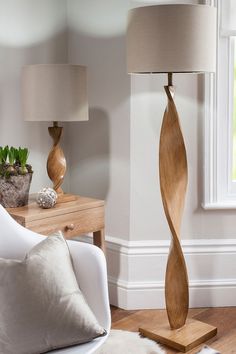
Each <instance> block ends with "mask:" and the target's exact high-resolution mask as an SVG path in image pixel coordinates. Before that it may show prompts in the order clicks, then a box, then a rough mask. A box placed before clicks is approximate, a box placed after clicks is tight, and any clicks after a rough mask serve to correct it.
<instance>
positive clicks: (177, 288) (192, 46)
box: [127, 4, 217, 352]
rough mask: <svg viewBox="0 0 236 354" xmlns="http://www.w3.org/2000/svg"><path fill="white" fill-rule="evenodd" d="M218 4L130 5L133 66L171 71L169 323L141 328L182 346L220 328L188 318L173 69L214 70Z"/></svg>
mask: <svg viewBox="0 0 236 354" xmlns="http://www.w3.org/2000/svg"><path fill="white" fill-rule="evenodd" d="M215 61H216V9H215V8H214V7H211V6H207V5H191V4H189V5H153V6H145V7H138V8H134V9H132V10H130V11H129V18H128V27H127V65H128V72H129V73H135V74H147V73H153V74H158V73H167V74H168V85H167V86H165V92H166V95H167V100H168V101H167V107H166V110H165V113H164V117H163V122H162V127H161V133H160V143H159V175H160V189H161V196H162V202H163V207H164V211H165V215H166V218H167V221H168V224H169V228H170V231H171V236H172V237H171V245H170V251H169V256H168V261H167V268H166V276H165V299H166V310H167V315H168V320H169V325H168V323H165V324H158V323H155V322H154V321H152V320H150V325H149V326H147V328H140V332H141V334H143V335H144V336H147V337H149V338H151V339H154V340H157V341H159V342H161V343H163V344H166V345H169V346H171V347H173V348H175V349H177V350H180V351H183V352H185V351H187V350H190V349H191V348H193V347H195V346H196V345H198V344H200V343H201V342H203V341H205V340H207V339H209V338H210V337H212V336H214V335H215V334H216V332H217V329H216V328H215V327H213V326H210V325H208V324H205V323H203V322H200V321H196V320H193V319H187V314H188V308H189V286H188V275H187V268H186V264H185V260H184V256H183V252H182V248H181V243H180V225H181V218H182V214H183V208H184V200H185V193H186V187H187V158H186V150H185V145H184V139H183V135H182V131H181V127H180V123H179V117H178V113H177V110H176V106H175V103H174V99H173V97H174V87H173V83H172V76H173V73H204V72H214V71H215Z"/></svg>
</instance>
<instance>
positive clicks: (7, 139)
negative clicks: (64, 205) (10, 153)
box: [0, 0, 67, 191]
mask: <svg viewBox="0 0 236 354" xmlns="http://www.w3.org/2000/svg"><path fill="white" fill-rule="evenodd" d="M66 61H67V34H66V3H65V1H64V0H40V1H38V0H20V1H19V0H7V1H6V0H1V1H0V63H1V65H0V145H5V144H8V145H14V146H19V145H21V146H27V147H29V148H30V151H31V153H30V159H29V161H30V162H31V163H32V165H33V169H34V171H35V173H34V177H33V181H32V188H31V191H38V190H39V189H40V188H41V187H44V186H47V185H51V183H50V181H49V180H48V177H47V172H46V160H47V155H48V151H49V149H50V146H51V139H50V138H49V135H48V132H47V127H48V124H47V123H41V122H38V123H28V122H24V121H23V117H22V112H21V80H20V79H21V69H22V66H23V65H26V64H34V63H57V62H66Z"/></svg>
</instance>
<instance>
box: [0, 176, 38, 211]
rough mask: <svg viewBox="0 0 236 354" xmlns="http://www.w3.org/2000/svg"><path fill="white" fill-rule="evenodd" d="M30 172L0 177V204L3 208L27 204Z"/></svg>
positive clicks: (30, 178)
mask: <svg viewBox="0 0 236 354" xmlns="http://www.w3.org/2000/svg"><path fill="white" fill-rule="evenodd" d="M31 180H32V173H26V174H25V175H17V176H10V177H9V178H5V177H0V204H1V205H2V206H4V207H5V208H16V207H20V206H24V205H26V204H28V199H29V189H30V183H31Z"/></svg>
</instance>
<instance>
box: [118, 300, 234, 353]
mask: <svg viewBox="0 0 236 354" xmlns="http://www.w3.org/2000/svg"><path fill="white" fill-rule="evenodd" d="M189 317H193V318H195V319H197V320H199V321H203V322H206V323H209V324H211V325H213V326H216V327H217V328H218V334H217V336H216V337H214V338H212V339H210V340H209V341H208V342H207V343H206V344H208V345H209V346H211V347H212V348H214V349H216V350H218V351H219V352H220V353H222V354H229V353H236V307H225V308H209V309H207V308H204V309H190V310H189ZM150 318H152V319H153V318H156V320H157V321H160V322H163V321H164V320H165V319H166V313H165V311H164V310H139V311H125V310H121V309H118V308H115V307H112V328H113V329H123V330H127V331H135V332H136V331H138V328H139V326H140V325H142V326H145V324H148V322H149V321H150ZM201 347H202V345H200V346H199V347H196V348H195V349H194V350H190V351H189V352H188V354H193V353H197V351H198V350H199V349H200V348H201ZM165 349H166V352H167V354H173V353H180V352H178V351H174V350H171V349H169V348H165ZM124 354H125V353H124Z"/></svg>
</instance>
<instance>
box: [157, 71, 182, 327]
mask: <svg viewBox="0 0 236 354" xmlns="http://www.w3.org/2000/svg"><path fill="white" fill-rule="evenodd" d="M165 91H166V94H167V99H168V103H167V107H166V110H165V113H164V117H163V122H162V127H161V135H160V145H159V174H160V188H161V196H162V202H163V206H164V210H165V214H166V218H167V221H168V224H169V227H170V231H171V236H172V239H171V246H170V252H169V257H168V262H167V268H166V280H165V298H166V309H167V314H168V318H169V323H170V327H171V328H172V329H178V328H180V327H182V326H184V324H185V321H186V318H187V314H188V306H189V294H188V276H187V269H186V265H185V260H184V256H183V252H182V249H181V245H180V225H181V219H182V214H183V207H184V200H185V193H186V187H187V158H186V150H185V145H184V139H183V135H182V132H181V128H180V123H179V117H178V113H177V110H176V107H175V103H174V100H173V96H174V88H173V86H172V74H171V73H168V86H165Z"/></svg>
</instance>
